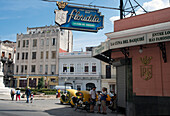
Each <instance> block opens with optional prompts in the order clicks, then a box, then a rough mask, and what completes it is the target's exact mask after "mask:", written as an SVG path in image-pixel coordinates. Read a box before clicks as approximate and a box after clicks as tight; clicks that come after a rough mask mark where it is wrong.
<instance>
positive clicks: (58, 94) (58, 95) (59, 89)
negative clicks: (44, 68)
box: [58, 89, 61, 97]
mask: <svg viewBox="0 0 170 116" xmlns="http://www.w3.org/2000/svg"><path fill="white" fill-rule="evenodd" d="M60 92H61V91H60V89H58V97H60V94H61V93H60Z"/></svg>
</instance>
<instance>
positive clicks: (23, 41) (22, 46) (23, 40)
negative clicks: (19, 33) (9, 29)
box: [22, 40, 25, 48]
mask: <svg viewBox="0 0 170 116" xmlns="http://www.w3.org/2000/svg"><path fill="white" fill-rule="evenodd" d="M22 44H23V46H22V47H23V48H24V47H25V40H23V43H22Z"/></svg>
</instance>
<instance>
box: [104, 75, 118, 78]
mask: <svg viewBox="0 0 170 116" xmlns="http://www.w3.org/2000/svg"><path fill="white" fill-rule="evenodd" d="M101 79H116V75H111V77H106V75H101Z"/></svg>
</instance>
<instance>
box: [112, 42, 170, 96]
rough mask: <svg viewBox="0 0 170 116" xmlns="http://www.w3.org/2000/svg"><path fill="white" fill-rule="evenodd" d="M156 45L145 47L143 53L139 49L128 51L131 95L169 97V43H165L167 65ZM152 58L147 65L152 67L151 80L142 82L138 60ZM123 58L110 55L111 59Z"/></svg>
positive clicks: (119, 55)
mask: <svg viewBox="0 0 170 116" xmlns="http://www.w3.org/2000/svg"><path fill="white" fill-rule="evenodd" d="M157 45H158V44H152V45H145V46H144V48H143V52H142V53H139V49H140V47H139V46H138V47H131V48H130V50H129V53H130V56H129V58H132V74H133V77H132V78H133V93H134V94H136V95H142V96H143V95H144V96H170V42H167V43H166V54H167V63H164V62H163V59H162V53H161V50H160V49H159V47H158V46H157ZM144 56H147V57H152V59H151V62H150V64H149V65H152V78H151V79H150V80H144V79H143V78H142V77H141V68H140V67H141V66H142V65H143V64H142V62H141V60H140V58H143V57H144ZM120 57H124V56H123V54H122V53H121V52H114V53H112V58H120Z"/></svg>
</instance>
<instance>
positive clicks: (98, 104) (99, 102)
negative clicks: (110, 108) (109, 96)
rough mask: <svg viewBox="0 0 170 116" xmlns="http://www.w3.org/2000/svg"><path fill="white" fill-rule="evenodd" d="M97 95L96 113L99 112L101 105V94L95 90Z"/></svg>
mask: <svg viewBox="0 0 170 116" xmlns="http://www.w3.org/2000/svg"><path fill="white" fill-rule="evenodd" d="M97 95H98V98H97V103H96V104H97V107H98V112H97V113H101V112H100V107H101V94H100V91H97Z"/></svg>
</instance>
